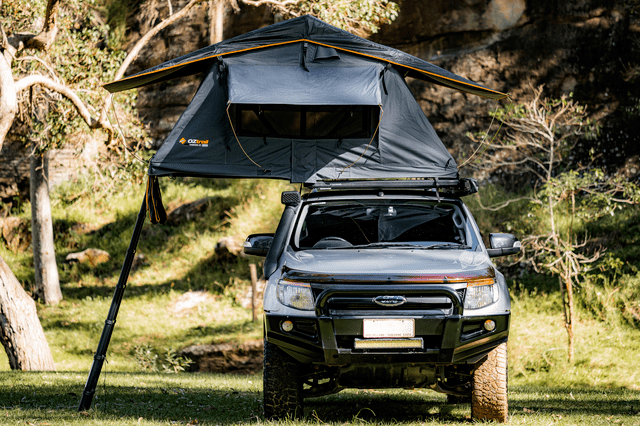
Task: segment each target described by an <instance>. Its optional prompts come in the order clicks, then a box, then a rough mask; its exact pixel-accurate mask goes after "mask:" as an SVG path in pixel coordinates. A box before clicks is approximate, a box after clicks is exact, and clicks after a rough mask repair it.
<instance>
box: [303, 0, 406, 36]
mask: <svg viewBox="0 0 640 426" xmlns="http://www.w3.org/2000/svg"><path fill="white" fill-rule="evenodd" d="M292 12H293V13H296V14H299V15H303V14H310V15H314V16H316V17H318V18H320V19H322V20H323V21H325V22H327V23H328V24H331V25H334V26H336V27H338V28H343V29H346V30H349V31H354V32H360V33H362V32H372V33H376V32H378V30H379V29H380V26H381V25H384V24H390V23H391V22H393V20H394V19H396V18H397V17H398V12H399V7H398V5H397V4H396V3H394V2H392V1H389V0H376V1H372V0H355V1H353V0H337V1H326V0H305V1H300V2H298V3H297V4H296V6H294V8H293V10H292Z"/></svg>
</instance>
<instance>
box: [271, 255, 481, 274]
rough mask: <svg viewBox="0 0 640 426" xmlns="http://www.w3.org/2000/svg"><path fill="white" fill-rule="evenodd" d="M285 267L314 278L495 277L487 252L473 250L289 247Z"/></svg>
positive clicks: (285, 257) (286, 269) (284, 257)
mask: <svg viewBox="0 0 640 426" xmlns="http://www.w3.org/2000/svg"><path fill="white" fill-rule="evenodd" d="M283 261H284V264H283V266H284V270H285V271H291V272H294V271H295V273H296V274H298V275H300V274H301V275H311V276H314V278H316V279H317V278H320V277H325V278H326V279H329V278H330V277H331V276H347V277H354V276H363V275H364V276H368V277H371V276H376V275H380V276H383V275H384V276H385V278H383V279H389V278H387V277H388V276H389V275H393V276H397V277H403V276H405V277H415V276H427V275H428V276H432V277H434V278H436V277H441V278H442V279H443V280H447V279H448V278H460V277H466V278H471V277H476V276H485V277H486V276H494V269H493V264H492V263H491V261H490V260H489V257H488V256H487V255H486V254H485V253H483V252H473V251H470V250H407V249H361V250H345V249H341V250H305V251H297V252H296V251H293V250H292V249H291V248H290V247H288V248H287V249H286V250H285V252H284V255H283Z"/></svg>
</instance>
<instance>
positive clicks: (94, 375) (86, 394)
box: [78, 197, 147, 411]
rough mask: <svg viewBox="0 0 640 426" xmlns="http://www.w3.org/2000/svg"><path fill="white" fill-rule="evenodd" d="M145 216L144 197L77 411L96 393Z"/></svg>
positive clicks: (87, 403)
mask: <svg viewBox="0 0 640 426" xmlns="http://www.w3.org/2000/svg"><path fill="white" fill-rule="evenodd" d="M146 214H147V204H146V197H145V198H143V199H142V206H141V207H140V213H138V219H137V220H136V225H135V227H134V229H133V235H132V236H131V242H130V243H129V249H128V250H127V255H126V256H125V258H124V263H123V265H122V270H121V271H120V279H119V280H118V284H117V285H116V289H115V292H114V293H113V300H112V301H111V308H109V314H108V315H107V319H106V321H105V323H104V329H102V335H101V336H100V342H99V343H98V349H97V350H96V354H95V356H94V357H93V364H92V365H91V371H90V372H89V377H88V378H87V384H86V385H85V387H84V391H83V392H82V399H81V400H80V407H78V411H85V410H88V409H89V408H91V401H92V400H93V395H94V393H95V391H96V386H97V384H98V379H99V378H100V372H101V371H102V364H103V363H104V360H105V358H106V354H107V347H108V346H109V341H110V340H111V334H112V333H113V326H114V325H115V323H116V316H118V310H119V309H120V303H121V302H122V296H123V295H124V289H125V287H126V286H127V279H128V278H129V272H130V271H131V265H132V264H133V258H134V256H135V254H136V248H137V247H138V240H139V239H140V234H141V232H142V225H144V219H145V216H146Z"/></svg>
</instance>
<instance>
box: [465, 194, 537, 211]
mask: <svg viewBox="0 0 640 426" xmlns="http://www.w3.org/2000/svg"><path fill="white" fill-rule="evenodd" d="M476 198H477V200H478V205H479V206H480V208H481V209H482V210H490V211H492V212H497V211H498V210H502V209H503V208H505V207H507V206H508V205H509V204H511V203H515V202H516V201H522V200H529V201H530V202H533V203H538V204H542V203H541V201H540V200H538V199H535V198H533V197H520V198H513V199H511V200H507V201H505V202H504V203H502V204H497V205H495V206H491V207H487V206H484V205H482V201H481V198H480V196H477V197H476Z"/></svg>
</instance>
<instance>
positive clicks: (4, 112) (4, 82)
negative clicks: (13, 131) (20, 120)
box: [0, 33, 18, 151]
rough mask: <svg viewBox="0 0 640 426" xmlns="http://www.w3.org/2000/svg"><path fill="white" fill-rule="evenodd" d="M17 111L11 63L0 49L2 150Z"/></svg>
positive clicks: (0, 128)
mask: <svg viewBox="0 0 640 426" xmlns="http://www.w3.org/2000/svg"><path fill="white" fill-rule="evenodd" d="M3 34H4V33H3ZM7 56H9V55H7ZM17 111H18V100H17V98H16V89H15V87H14V81H13V74H12V73H11V65H10V63H9V61H8V60H7V59H6V57H5V55H4V51H3V50H2V49H0V151H1V150H2V144H3V143H4V138H5V136H6V135H7V133H9V129H10V128H11V125H12V124H13V119H14V117H15V115H16V112H17Z"/></svg>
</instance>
